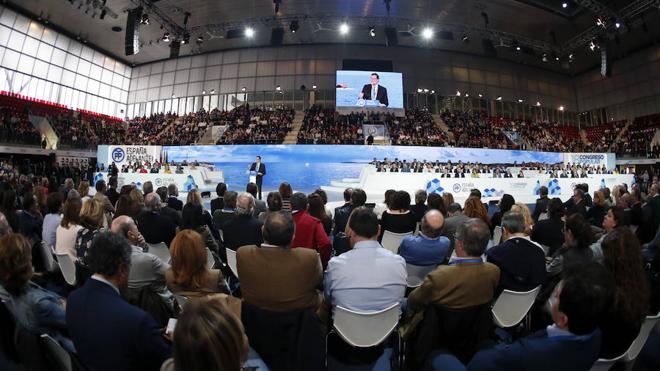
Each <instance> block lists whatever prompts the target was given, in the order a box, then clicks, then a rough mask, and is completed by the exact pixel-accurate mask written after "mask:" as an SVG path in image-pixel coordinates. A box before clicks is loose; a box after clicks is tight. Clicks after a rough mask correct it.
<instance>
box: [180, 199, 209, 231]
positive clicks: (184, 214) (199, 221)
mask: <svg viewBox="0 0 660 371" xmlns="http://www.w3.org/2000/svg"><path fill="white" fill-rule="evenodd" d="M204 224H205V223H204V210H203V209H202V207H201V206H199V205H195V204H185V205H184V206H183V210H181V229H197V228H199V227H201V226H202V225H204Z"/></svg>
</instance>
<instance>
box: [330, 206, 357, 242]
mask: <svg viewBox="0 0 660 371" xmlns="http://www.w3.org/2000/svg"><path fill="white" fill-rule="evenodd" d="M352 211H353V205H351V204H350V203H345V204H344V205H343V206H340V207H336V208H335V214H334V215H335V217H334V219H335V229H334V232H333V234H335V235H337V234H338V233H344V230H345V229H346V224H348V217H349V216H351V212H352Z"/></svg>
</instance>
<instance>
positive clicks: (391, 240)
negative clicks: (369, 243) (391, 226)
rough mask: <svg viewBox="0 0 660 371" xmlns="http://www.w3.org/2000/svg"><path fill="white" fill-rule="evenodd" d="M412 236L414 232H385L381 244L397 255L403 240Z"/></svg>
mask: <svg viewBox="0 0 660 371" xmlns="http://www.w3.org/2000/svg"><path fill="white" fill-rule="evenodd" d="M411 235H412V232H407V233H394V232H390V231H385V232H383V239H382V242H381V244H382V245H383V247H384V248H386V249H388V250H390V251H391V252H393V253H395V254H396V253H398V251H399V246H400V245H401V241H403V239H404V238H406V236H411Z"/></svg>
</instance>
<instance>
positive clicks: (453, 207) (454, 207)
mask: <svg viewBox="0 0 660 371" xmlns="http://www.w3.org/2000/svg"><path fill="white" fill-rule="evenodd" d="M462 210H463V209H462V208H461V204H459V203H458V202H454V203H453V204H450V205H449V207H448V208H447V212H448V213H451V214H453V213H460V212H461V211H462Z"/></svg>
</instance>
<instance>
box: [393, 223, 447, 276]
mask: <svg viewBox="0 0 660 371" xmlns="http://www.w3.org/2000/svg"><path fill="white" fill-rule="evenodd" d="M444 223H445V218H444V217H443V216H442V213H441V212H440V211H438V210H429V211H428V212H427V213H426V214H425V215H424V217H423V218H422V226H421V230H420V233H419V235H417V236H407V237H406V238H404V239H403V241H401V245H400V246H399V255H401V256H402V257H403V258H404V259H405V260H406V263H408V264H412V265H420V266H428V265H438V264H440V263H442V262H443V261H444V260H445V259H446V258H447V255H448V254H449V246H450V244H451V243H450V242H449V239H448V238H447V237H444V236H441V235H440V233H441V232H442V226H443V225H444Z"/></svg>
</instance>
